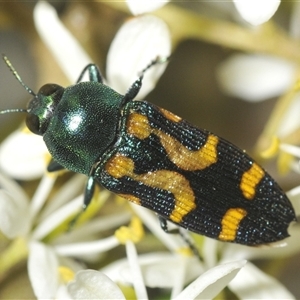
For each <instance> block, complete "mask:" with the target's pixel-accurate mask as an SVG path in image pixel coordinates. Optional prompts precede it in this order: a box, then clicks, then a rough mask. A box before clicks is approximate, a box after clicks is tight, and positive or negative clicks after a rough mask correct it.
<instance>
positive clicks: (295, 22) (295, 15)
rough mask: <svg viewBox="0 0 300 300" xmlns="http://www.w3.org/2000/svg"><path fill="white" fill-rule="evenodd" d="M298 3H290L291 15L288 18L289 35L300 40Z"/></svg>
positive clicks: (299, 10) (299, 8)
mask: <svg viewBox="0 0 300 300" xmlns="http://www.w3.org/2000/svg"><path fill="white" fill-rule="evenodd" d="M299 15H300V2H299V1H295V2H294V3H292V14H291V17H290V35H291V36H292V37H293V38H295V39H299V38H300V18H299Z"/></svg>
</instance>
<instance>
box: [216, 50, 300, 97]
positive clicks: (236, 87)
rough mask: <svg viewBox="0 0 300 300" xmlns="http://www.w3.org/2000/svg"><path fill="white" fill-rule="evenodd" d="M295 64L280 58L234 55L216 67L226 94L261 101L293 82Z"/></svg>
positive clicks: (275, 94) (281, 91)
mask: <svg viewBox="0 0 300 300" xmlns="http://www.w3.org/2000/svg"><path fill="white" fill-rule="evenodd" d="M295 75H296V67H295V65H293V64H292V63H290V62H288V61H285V60H283V59H279V58H275V57H271V56H264V55H245V54H238V55H234V56H231V57H230V58H229V59H227V60H226V61H224V62H223V63H222V64H221V65H220V66H219V68H218V72H217V77H218V80H219V83H220V85H221V87H222V88H223V89H224V91H225V92H226V93H228V94H229V95H232V96H235V97H239V98H242V99H244V100H247V101H251V102H256V101H262V100H265V99H268V98H271V97H276V96H279V95H281V94H282V93H283V92H285V91H286V90H287V89H288V88H289V87H290V86H291V84H292V83H293V81H294V79H295Z"/></svg>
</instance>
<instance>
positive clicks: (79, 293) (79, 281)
mask: <svg viewBox="0 0 300 300" xmlns="http://www.w3.org/2000/svg"><path fill="white" fill-rule="evenodd" d="M67 288H68V292H69V294H70V295H71V297H72V298H73V299H125V297H124V295H123V293H122V291H121V290H120V289H119V287H118V286H117V285H116V284H115V283H114V282H113V281H112V280H111V279H109V278H108V277H107V276H106V275H105V274H103V273H101V272H98V271H94V270H84V271H79V272H78V273H76V275H75V280H74V281H73V282H70V283H69V284H68V286H67Z"/></svg>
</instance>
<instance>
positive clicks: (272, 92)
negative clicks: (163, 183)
mask: <svg viewBox="0 0 300 300" xmlns="http://www.w3.org/2000/svg"><path fill="white" fill-rule="evenodd" d="M233 2H234V5H235V7H236V9H237V10H236V11H238V12H239V13H240V18H243V19H244V21H246V22H248V23H250V24H251V26H254V27H255V26H259V24H262V23H264V22H266V21H268V20H269V19H270V18H271V17H272V15H273V14H274V13H275V11H276V10H277V8H278V6H279V4H280V1H272V0H269V1H253V0H252V1H248V0H244V1H242V0H237V1H233ZM127 3H128V7H129V8H130V10H131V12H132V14H133V15H134V17H132V18H131V19H129V20H128V21H127V22H125V23H124V24H123V26H122V27H121V28H120V29H119V31H118V32H117V34H116V35H115V38H114V40H113V41H112V43H111V46H110V49H109V52H108V56H107V68H106V80H107V84H108V85H109V86H111V87H112V88H114V89H115V90H117V91H118V92H119V93H121V94H124V93H125V92H126V91H127V89H128V87H129V86H130V85H131V84H132V83H133V82H134V81H135V79H136V78H137V75H138V74H139V72H140V71H141V70H143V69H144V68H145V66H147V65H148V64H149V62H150V61H152V60H153V59H154V58H156V57H157V56H160V57H169V56H170V54H171V37H170V33H169V29H168V26H167V25H166V23H165V22H164V21H163V18H158V17H156V16H154V14H146V13H148V12H150V11H154V10H156V9H159V8H160V7H162V6H163V5H169V4H167V1H149V0H144V1H141V0H128V1H127ZM295 5H296V6H297V5H298V6H299V4H295ZM295 11H296V9H295ZM295 18H296V17H295V16H294V17H293V20H292V23H293V25H292V26H296V25H297V24H296V23H297V22H296V20H294V19H295ZM244 21H243V22H242V23H243V26H246V25H245V23H244ZM34 22H35V26H36V29H37V31H38V33H39V35H40V37H41V39H42V40H43V42H44V43H45V44H46V45H47V47H48V49H49V50H50V51H51V53H52V55H53V56H54V57H55V59H56V60H57V62H58V63H59V65H60V67H61V69H62V70H63V71H64V73H65V74H66V76H67V77H68V79H69V80H70V82H76V80H77V76H78V75H79V74H80V72H81V71H82V69H83V68H84V67H85V66H86V65H87V64H89V63H90V62H92V59H91V58H90V57H89V56H88V54H87V53H86V51H85V50H84V49H83V48H82V47H81V46H80V44H79V43H78V41H77V40H76V39H75V38H74V37H73V36H72V35H71V34H70V32H69V31H68V29H67V28H66V27H65V26H64V25H63V23H62V22H61V21H60V19H59V18H58V16H57V14H56V12H55V10H54V9H53V7H52V6H51V5H50V4H48V3H47V2H43V1H40V2H38V3H37V4H36V6H35V9H34ZM291 31H293V30H292V29H291ZM70 49H72V50H71V51H70ZM256 66H259V69H258V68H257V67H256ZM166 67H167V64H162V65H159V66H155V67H153V68H151V69H150V70H149V71H148V72H147V73H146V75H145V78H144V81H143V87H142V90H141V92H140V93H139V95H138V97H139V98H144V97H145V96H146V95H147V94H148V93H149V92H150V91H151V90H152V89H153V88H154V87H155V84H156V82H157V81H158V80H159V78H160V76H161V74H162V73H163V71H164V69H165V68H166ZM271 69H272V70H271ZM270 70H271V71H270ZM253 74H255V76H254V75H253ZM296 75H297V66H296V64H293V63H290V62H288V61H284V60H282V59H278V58H274V57H270V56H266V55H264V56H262V55H255V56H254V55H241V54H240V55H238V56H235V57H232V58H230V59H229V60H228V61H226V62H224V63H223V64H222V65H221V66H220V67H219V70H218V78H219V81H220V84H221V85H222V86H223V87H224V90H225V91H226V92H228V93H230V94H232V95H235V96H237V97H240V98H244V99H246V100H248V101H261V100H263V99H265V98H269V97H274V96H278V95H281V94H282V93H284V92H285V91H287V90H288V89H289V87H290V86H292V87H293V89H292V92H291V91H290V90H288V91H287V92H286V93H287V94H288V95H289V97H290V98H293V99H294V98H295V99H294V101H290V102H291V105H290V106H288V108H287V109H286V113H285V114H284V116H283V117H282V119H280V124H279V125H278V126H277V127H276V130H273V131H272V132H271V134H272V136H271V135H270V134H269V133H268V134H269V135H268V136H267V138H268V141H269V139H270V137H273V136H276V142H274V143H276V146H275V148H276V150H275V151H273V150H272V151H271V150H270V149H268V150H266V151H265V152H272V154H274V153H281V154H282V153H288V154H289V155H291V156H292V158H293V159H292V160H290V161H289V165H288V168H289V169H293V170H295V171H296V172H299V168H298V166H297V162H298V161H299V157H300V149H299V147H297V146H293V144H292V143H288V140H289V139H288V137H290V135H291V133H292V132H293V131H294V130H295V129H297V128H299V125H300V124H299V119H300V118H299V116H298V113H297V112H298V111H299V109H296V107H297V105H298V106H299V103H298V101H297V99H296V94H297V93H296V92H297V91H298V90H297V88H296V83H297V77H296ZM270 77H271V78H272V79H270ZM285 96H286V95H285ZM283 98H284V99H286V97H283ZM264 137H265V136H264ZM285 139H286V140H287V141H286V142H282V141H284V140H285ZM19 145H22V151H21V152H20V151H19ZM48 162H49V155H48V152H47V149H46V147H45V144H44V142H43V139H42V137H39V136H35V135H33V134H32V133H29V132H28V130H26V129H22V130H18V131H16V132H14V133H13V134H11V135H10V136H9V137H8V138H7V139H6V140H5V141H4V142H3V143H2V144H1V146H0V167H1V173H0V186H1V187H2V189H1V190H0V230H1V232H2V233H3V235H4V236H5V237H6V238H7V241H9V242H7V247H6V249H5V250H4V251H3V252H0V278H2V277H3V276H4V275H5V274H6V273H8V272H9V270H10V268H12V267H13V266H14V265H16V264H17V263H18V262H20V261H22V260H24V259H25V260H27V267H28V275H29V279H30V282H31V286H32V289H33V292H34V295H35V296H36V297H37V298H38V299H129V298H134V297H136V298H137V299H149V298H150V296H149V295H148V294H149V289H151V288H159V289H161V290H163V291H165V290H168V291H169V294H170V297H171V298H172V299H212V298H214V297H216V296H217V295H218V294H219V293H220V292H221V291H222V290H223V289H224V288H225V287H227V288H229V289H230V290H231V291H232V292H233V293H234V294H235V295H236V296H237V297H239V298H241V299H276V298H277V299H293V298H294V296H293V295H292V294H291V293H290V292H289V291H288V290H287V289H286V288H285V287H284V286H283V285H282V284H281V283H280V282H278V281H277V280H276V279H275V278H273V277H271V276H269V275H267V274H265V273H264V272H263V271H261V270H260V269H259V268H258V267H256V266H255V265H254V264H253V263H251V262H250V261H249V260H251V259H257V258H268V259H270V258H276V257H288V256H289V255H292V254H294V253H297V252H299V250H300V245H299V243H298V240H297V235H299V228H297V227H296V226H294V227H292V228H291V230H290V234H291V238H289V239H288V240H287V242H286V245H285V247H280V246H282V245H279V247H277V248H270V249H268V250H267V251H263V250H261V249H253V248H247V247H245V246H239V245H233V244H225V245H224V244H222V245H221V244H220V243H219V242H217V241H214V240H211V239H208V238H202V239H201V241H200V243H201V256H202V257H203V261H200V260H199V259H198V258H197V257H195V256H193V255H191V253H190V251H189V250H190V249H189V248H188V247H187V246H186V244H185V242H184V241H183V240H182V238H181V237H180V236H177V235H171V234H170V235H167V234H165V233H164V232H163V231H162V230H161V228H160V225H159V223H158V221H157V220H156V216H155V215H154V214H153V213H152V212H150V211H148V210H146V209H144V208H143V207H140V206H137V205H135V204H132V205H131V204H127V202H126V203H125V202H124V201H122V200H120V199H119V198H118V197H117V196H114V195H111V194H110V193H109V192H108V191H104V190H100V192H99V193H95V196H94V198H95V199H93V201H92V204H91V205H90V207H89V208H88V209H87V211H86V212H84V213H83V214H81V215H80V216H79V217H78V218H76V224H75V225H74V226H73V227H72V228H70V222H71V220H73V219H74V218H75V217H76V214H77V213H78V211H80V209H81V206H82V202H83V195H82V194H81V192H82V191H83V189H84V185H85V178H84V176H82V175H74V176H73V177H71V178H69V177H68V176H66V175H64V179H63V180H60V179H61V178H60V177H61V174H60V173H59V174H49V173H45V171H44V170H45V169H46V166H47V163H48ZM3 174H6V175H3ZM40 177H41V180H40V182H39V185H38V187H37V189H36V191H35V193H34V195H33V196H32V198H31V199H29V198H28V196H27V194H26V193H25V192H24V190H23V189H22V188H21V187H20V186H19V185H18V184H17V183H16V182H15V181H14V180H12V179H11V178H15V179H17V180H31V179H36V178H40ZM56 181H62V182H63V183H60V185H59V186H60V187H59V188H56V189H54V185H55V184H56ZM53 191H55V192H53ZM288 196H289V197H290V199H291V201H292V203H293V205H294V207H295V210H296V212H299V211H300V205H299V203H300V201H299V197H300V188H299V187H298V188H295V189H294V190H292V191H290V192H288ZM108 199H109V200H110V201H113V202H114V205H115V207H120V209H116V210H115V211H114V213H109V214H106V215H104V216H103V215H102V216H101V218H100V217H98V218H94V217H95V215H99V214H101V213H102V211H103V210H105V202H107V200H108ZM143 225H145V227H147V229H148V231H149V232H150V233H145V232H144V227H143ZM145 236H147V237H145ZM149 236H151V237H150V238H152V237H153V236H154V237H155V239H156V240H158V241H159V242H156V243H155V245H158V247H157V249H153V250H152V251H151V252H148V253H142V254H140V253H139V250H138V249H139V248H138V246H137V244H139V243H140V242H141V241H142V239H144V238H145V239H147V238H148V239H149ZM3 239H4V238H3ZM197 239H198V238H197V237H195V240H196V241H197ZM161 245H164V246H165V248H166V249H167V251H161V250H158V249H160V246H161ZM117 247H119V248H121V247H122V250H124V251H123V252H124V253H123V254H122V255H123V257H120V255H114V250H115V249H116V248H117ZM119 248H117V249H119ZM151 249H152V248H151ZM119 252H121V251H119ZM107 253H109V254H111V253H112V255H111V256H110V258H109V259H108V258H107ZM115 257H116V259H114V258H115ZM108 262H109V263H108ZM91 265H92V266H96V265H101V267H100V268H96V267H94V268H93V269H92V268H91V267H90V266H91Z"/></svg>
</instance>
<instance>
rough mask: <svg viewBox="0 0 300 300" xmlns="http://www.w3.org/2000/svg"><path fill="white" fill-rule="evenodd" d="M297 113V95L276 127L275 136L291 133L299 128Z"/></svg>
mask: <svg viewBox="0 0 300 300" xmlns="http://www.w3.org/2000/svg"><path fill="white" fill-rule="evenodd" d="M299 112H300V96H299V95H297V96H296V97H295V98H294V99H293V102H292V103H291V104H290V106H289V108H288V109H287V111H286V113H285V115H284V116H283V117H282V119H281V123H280V125H279V126H278V128H279V129H278V132H277V135H278V136H279V137H282V136H285V135H288V134H290V133H292V132H293V131H294V130H296V129H297V128H298V127H299V126H300V118H299Z"/></svg>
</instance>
